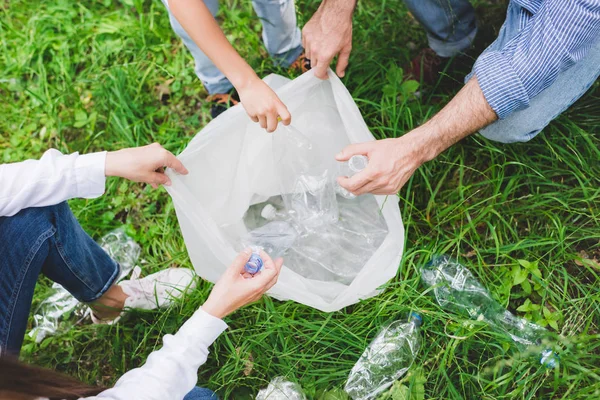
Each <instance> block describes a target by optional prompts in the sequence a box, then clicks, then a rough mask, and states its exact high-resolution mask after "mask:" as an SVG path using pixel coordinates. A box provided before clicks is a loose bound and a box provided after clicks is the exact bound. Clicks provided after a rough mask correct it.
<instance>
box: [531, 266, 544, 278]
mask: <svg viewBox="0 0 600 400" xmlns="http://www.w3.org/2000/svg"><path fill="white" fill-rule="evenodd" d="M529 272H531V274H532V275H535V276H537V277H538V278H540V279H542V271H540V269H539V268H538V267H535V268H532V269H530V270H529Z"/></svg>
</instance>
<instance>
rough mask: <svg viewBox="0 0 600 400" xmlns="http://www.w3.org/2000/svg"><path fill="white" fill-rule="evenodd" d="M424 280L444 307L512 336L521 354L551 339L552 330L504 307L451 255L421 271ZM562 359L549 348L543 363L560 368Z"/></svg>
mask: <svg viewBox="0 0 600 400" xmlns="http://www.w3.org/2000/svg"><path fill="white" fill-rule="evenodd" d="M421 279H422V280H423V282H424V283H425V284H426V285H427V286H430V287H432V288H433V293H434V295H435V298H436V300H437V302H438V304H439V305H440V306H441V307H442V308H444V309H446V310H448V311H452V312H458V313H461V314H466V315H468V316H469V317H471V318H472V319H475V320H482V321H485V322H486V323H488V324H489V325H490V326H491V327H492V328H494V329H495V330H497V331H499V332H502V333H504V334H506V335H507V336H509V337H510V338H511V339H512V341H513V342H514V343H515V345H516V347H517V348H518V349H519V350H520V351H525V350H528V348H530V347H532V346H538V347H542V346H543V344H544V342H545V341H548V340H550V339H551V336H552V335H551V334H550V332H549V331H548V330H546V329H544V328H542V327H541V326H539V325H537V324H534V323H532V322H529V321H527V320H526V319H524V318H519V317H517V316H515V315H514V314H512V313H511V312H510V311H508V310H506V309H505V308H504V307H502V305H501V304H500V303H498V302H497V301H496V300H494V299H493V298H492V296H491V294H490V292H489V291H488V290H487V289H486V288H485V287H484V286H483V285H482V284H481V283H480V282H479V281H478V280H477V279H476V278H475V277H474V276H473V274H472V273H471V271H469V269H468V268H467V267H465V266H464V265H462V264H460V263H459V262H458V261H456V260H454V259H452V258H451V257H449V256H446V255H442V256H434V257H433V258H432V260H431V261H430V262H429V263H428V264H427V265H426V266H425V267H424V268H423V269H422V270H421ZM559 360H560V358H559V356H558V354H557V353H555V352H554V351H552V350H551V349H549V348H546V349H543V351H541V353H540V363H541V364H542V365H544V366H545V367H547V368H556V367H558V365H559Z"/></svg>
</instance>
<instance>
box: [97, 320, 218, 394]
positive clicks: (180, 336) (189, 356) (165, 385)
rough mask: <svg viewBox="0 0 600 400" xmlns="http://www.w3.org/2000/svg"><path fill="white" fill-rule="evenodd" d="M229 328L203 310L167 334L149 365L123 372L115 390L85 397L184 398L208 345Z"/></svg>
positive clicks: (193, 380) (194, 378) (194, 382)
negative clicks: (172, 333)
mask: <svg viewBox="0 0 600 400" xmlns="http://www.w3.org/2000/svg"><path fill="white" fill-rule="evenodd" d="M225 329H227V324H226V323H225V322H223V320H221V319H219V318H216V317H213V316H212V315H210V314H208V313H206V312H204V311H203V310H202V309H200V310H198V311H196V312H195V313H194V315H193V316H192V317H191V318H190V319H189V320H187V322H186V323H185V324H183V326H182V327H181V329H179V332H177V333H176V334H175V335H165V337H164V338H163V342H164V346H163V347H162V348H161V349H160V350H156V351H154V352H153V353H151V354H150V356H148V360H147V361H146V364H144V365H143V366H142V367H140V368H136V369H132V370H131V371H129V372H127V373H126V374H124V375H123V376H122V377H121V378H120V379H119V380H118V381H117V383H116V384H115V386H114V387H113V388H112V389H108V390H105V391H104V392H102V393H100V394H99V395H98V396H95V397H88V398H86V400H101V399H112V400H182V399H183V398H184V396H185V395H186V394H188V393H189V392H190V391H191V390H192V389H193V388H194V386H196V382H197V380H198V368H199V367H200V366H201V365H202V364H204V363H205V362H206V358H207V357H208V347H209V346H210V345H211V344H212V343H213V342H214V341H215V340H216V339H217V337H218V336H219V335H220V334H221V333H222V332H223V331H224V330H225Z"/></svg>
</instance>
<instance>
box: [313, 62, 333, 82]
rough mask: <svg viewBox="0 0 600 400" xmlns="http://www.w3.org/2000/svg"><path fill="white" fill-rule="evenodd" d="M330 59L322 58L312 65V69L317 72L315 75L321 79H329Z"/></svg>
mask: <svg viewBox="0 0 600 400" xmlns="http://www.w3.org/2000/svg"><path fill="white" fill-rule="evenodd" d="M330 62H331V60H329V61H324V60H321V59H317V60H315V64H314V65H313V66H312V70H313V71H314V72H315V76H316V77H317V78H319V79H327V67H329V63H330Z"/></svg>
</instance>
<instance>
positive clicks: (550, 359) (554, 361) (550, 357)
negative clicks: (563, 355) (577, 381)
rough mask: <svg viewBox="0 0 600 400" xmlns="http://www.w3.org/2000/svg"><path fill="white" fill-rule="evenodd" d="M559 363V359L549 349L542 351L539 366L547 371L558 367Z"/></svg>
mask: <svg viewBox="0 0 600 400" xmlns="http://www.w3.org/2000/svg"><path fill="white" fill-rule="evenodd" d="M559 363H560V357H559V356H558V354H557V353H556V352H554V351H552V350H551V349H546V350H544V351H542V356H541V357H540V364H542V365H543V366H544V367H546V368H548V369H553V368H556V367H558V365H559Z"/></svg>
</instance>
